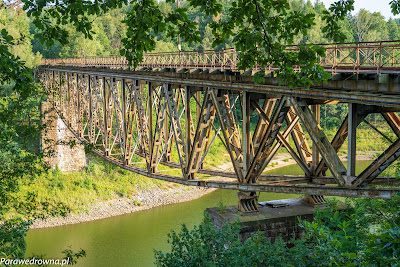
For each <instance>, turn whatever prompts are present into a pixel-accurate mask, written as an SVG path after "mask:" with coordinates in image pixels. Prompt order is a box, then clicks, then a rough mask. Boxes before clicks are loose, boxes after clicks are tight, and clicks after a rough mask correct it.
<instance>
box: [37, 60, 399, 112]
mask: <svg viewBox="0 0 400 267" xmlns="http://www.w3.org/2000/svg"><path fill="white" fill-rule="evenodd" d="M41 69H42V70H50V71H52V70H59V71H64V72H68V73H85V74H90V75H94V76H96V75H97V76H107V77H116V78H125V79H140V80H143V81H153V82H160V83H170V84H181V85H187V86H193V87H210V88H219V89H223V90H229V91H248V92H254V93H262V94H268V95H269V96H271V97H274V98H276V97H281V96H282V95H287V96H294V97H303V98H305V99H321V100H324V101H327V100H329V101H339V102H345V103H359V104H366V105H377V106H385V107H393V108H397V109H399V106H400V99H399V97H397V95H393V94H391V93H390V94H384V92H379V93H377V92H362V91H358V90H356V91H355V92H356V93H354V92H351V91H349V90H351V89H349V88H343V89H341V88H335V90H332V89H326V88H325V89H324V88H319V87H311V88H308V89H307V88H296V89H293V88H288V87H285V86H278V85H254V84H248V83H246V84H243V83H231V82H224V81H211V80H200V79H198V78H192V79H187V78H186V79H185V78H184V79H183V78H181V77H179V78H178V77H163V76H160V75H157V76H154V75H148V74H143V73H136V72H130V71H122V72H121V71H118V72H115V71H113V70H102V69H96V70H87V69H81V68H78V69H77V68H67V67H57V66H55V67H41Z"/></svg>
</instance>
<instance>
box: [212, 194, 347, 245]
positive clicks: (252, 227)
mask: <svg viewBox="0 0 400 267" xmlns="http://www.w3.org/2000/svg"><path fill="white" fill-rule="evenodd" d="M345 207H346V206H345V204H344V203H342V202H339V209H345ZM317 208H320V209H324V208H326V206H325V205H312V204H310V203H308V202H307V201H305V200H304V199H302V198H291V199H281V200H273V201H265V202H260V203H259V204H258V210H259V212H252V213H243V212H238V209H237V207H234V206H231V207H227V208H226V209H225V210H223V211H221V210H219V208H216V207H214V208H208V209H207V213H208V214H209V215H210V217H211V219H212V221H213V224H214V226H215V227H216V228H218V229H221V228H222V226H223V225H224V224H226V223H230V224H232V223H234V222H236V221H238V222H239V224H240V228H241V231H240V234H239V238H240V240H242V241H244V240H245V239H247V238H249V237H250V236H251V234H253V233H256V232H257V231H260V232H261V233H262V234H263V235H264V236H265V237H266V238H267V240H269V241H270V242H275V240H276V239H277V238H278V237H279V236H281V237H282V239H283V241H284V242H288V241H289V240H290V239H292V238H295V239H297V238H301V236H302V228H301V227H300V226H299V220H301V221H309V222H311V221H312V220H313V218H314V212H315V210H316V209H317Z"/></svg>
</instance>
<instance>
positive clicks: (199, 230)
mask: <svg viewBox="0 0 400 267" xmlns="http://www.w3.org/2000/svg"><path fill="white" fill-rule="evenodd" d="M239 231H240V227H239V224H233V225H224V226H223V228H222V229H221V230H218V229H216V228H215V227H213V225H212V222H211V219H210V218H209V217H208V216H207V215H206V216H205V218H204V220H203V222H202V223H201V224H200V225H199V226H195V227H194V229H193V230H189V229H187V227H186V226H185V225H183V226H182V229H181V231H180V232H179V233H176V232H174V231H172V232H171V233H170V234H169V235H168V237H169V243H170V244H171V247H172V249H171V252H170V253H163V252H161V251H155V259H156V264H157V265H158V266H265V265H269V266H283V265H284V264H285V263H286V262H290V260H291V259H289V257H290V255H289V256H288V258H286V259H283V257H282V256H283V252H285V251H286V248H285V246H284V244H283V241H282V240H278V241H277V242H275V243H274V244H271V243H270V242H268V241H267V240H266V239H265V237H264V236H262V235H261V234H256V235H254V236H252V237H251V238H249V239H247V240H246V241H245V242H244V243H242V242H241V241H240V240H239V239H238V238H237V237H238V234H239ZM279 255H282V256H281V257H279ZM281 260H283V261H281Z"/></svg>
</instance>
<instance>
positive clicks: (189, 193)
mask: <svg viewBox="0 0 400 267" xmlns="http://www.w3.org/2000/svg"><path fill="white" fill-rule="evenodd" d="M214 190H216V189H215V188H207V189H206V188H200V187H192V186H184V185H182V186H177V187H172V188H168V189H165V188H160V187H153V188H151V189H148V190H144V191H138V192H137V193H136V194H135V196H134V197H133V198H127V197H117V198H114V199H111V200H108V201H101V202H97V203H94V204H91V205H90V207H89V210H88V211H87V212H83V213H80V214H72V213H70V214H69V215H68V216H66V217H61V216H59V217H53V218H48V219H45V220H42V219H38V220H36V221H35V222H34V223H33V224H32V226H31V227H30V228H31V229H37V228H47V227H57V226H62V225H68V224H76V223H82V222H89V221H94V220H100V219H105V218H109V217H113V216H119V215H123V214H128V213H132V212H136V211H141V210H148V209H151V208H155V207H159V206H165V205H171V204H176V203H181V202H186V201H191V200H194V199H197V198H200V197H202V196H204V195H206V194H208V193H211V192H213V191H214Z"/></svg>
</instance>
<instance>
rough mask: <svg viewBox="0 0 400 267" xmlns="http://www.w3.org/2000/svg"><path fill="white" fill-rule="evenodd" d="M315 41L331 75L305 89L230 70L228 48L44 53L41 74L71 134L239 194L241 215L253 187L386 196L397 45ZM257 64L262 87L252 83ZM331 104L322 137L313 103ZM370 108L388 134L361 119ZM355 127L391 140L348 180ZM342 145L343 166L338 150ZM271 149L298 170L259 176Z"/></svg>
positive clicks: (115, 157) (399, 88)
mask: <svg viewBox="0 0 400 267" xmlns="http://www.w3.org/2000/svg"><path fill="white" fill-rule="evenodd" d="M322 46H324V47H325V49H326V52H325V56H324V57H321V58H320V63H319V64H320V65H321V66H323V67H324V68H325V70H326V71H328V72H330V73H331V74H332V78H331V79H330V80H329V81H328V83H327V84H314V85H313V86H311V87H310V88H288V87H285V86H281V85H280V84H279V80H278V78H277V77H276V75H275V74H274V72H275V70H276V66H269V67H268V68H267V69H262V70H261V69H260V68H259V67H257V66H255V67H254V69H250V70H244V71H243V70H242V71H239V70H238V68H237V61H238V56H239V54H240V51H236V50H235V49H226V50H223V51H203V52H173V53H150V54H146V55H145V56H144V60H143V62H142V63H141V64H140V67H139V68H136V69H135V70H132V69H130V68H129V66H128V62H127V61H126V59H125V58H123V57H119V56H110V57H86V58H63V59H43V60H42V65H41V67H40V79H41V82H42V83H43V85H44V86H45V88H46V90H47V91H48V96H49V100H50V101H51V103H52V104H53V105H54V108H55V109H56V110H57V112H58V115H59V116H60V117H61V118H62V120H63V121H64V122H65V124H66V125H67V127H68V128H69V130H70V131H71V132H72V133H73V134H74V135H75V136H76V138H77V139H78V140H79V141H81V142H84V143H86V144H90V146H91V147H92V149H93V151H94V152H95V153H96V154H97V155H99V156H100V157H102V158H104V159H105V160H107V161H109V162H112V163H113V164H115V165H117V166H119V167H121V168H123V169H127V170H129V171H132V172H135V173H138V174H141V175H144V176H147V177H151V178H155V179H161V180H165V181H169V182H174V183H179V184H184V185H192V186H203V187H213V188H221V189H233V190H239V193H238V197H239V204H238V207H239V209H240V210H241V211H244V212H247V211H256V210H257V192H279V193H294V194H306V195H308V196H309V200H310V201H312V202H314V203H319V202H321V201H323V196H324V195H329V196H344V197H371V198H390V197H391V196H393V195H394V194H396V193H399V192H400V189H399V188H396V187H391V186H392V185H394V184H396V183H397V179H396V178H395V177H387V176H385V177H382V176H380V175H381V174H382V173H383V172H384V170H385V169H386V168H387V167H388V166H389V165H391V164H392V163H393V162H395V161H396V160H397V159H398V157H399V156H400V118H399V116H398V114H397V113H396V112H398V111H400V41H395V42H373V43H347V44H324V45H322ZM287 49H290V50H293V51H296V50H297V49H298V47H296V46H289V47H288V48H287ZM298 69H299V70H300V69H301V67H300V66H299V67H298ZM259 71H262V72H265V83H263V84H254V79H253V77H254V76H253V75H254V73H256V72H259ZM339 103H346V104H348V107H349V109H348V114H347V115H346V117H345V119H344V120H343V122H342V123H341V125H340V127H339V128H338V129H337V132H336V134H335V136H334V137H333V139H332V140H329V139H328V137H327V136H326V134H325V133H324V131H323V130H322V128H321V127H320V125H319V123H320V106H321V105H337V104H339ZM372 113H379V114H380V115H381V116H383V118H384V120H385V121H386V122H387V128H388V129H390V130H391V131H392V135H393V136H395V137H396V138H390V137H388V136H387V134H385V133H384V132H386V130H385V131H384V130H382V129H378V128H377V127H376V126H374V125H371V124H370V123H369V122H368V120H367V118H366V117H367V115H368V114H372ZM361 122H365V123H367V124H368V125H370V126H371V127H372V128H373V129H374V130H376V131H377V132H379V133H380V134H381V135H382V136H383V137H384V138H386V139H387V140H389V142H388V143H390V144H389V145H388V147H387V149H386V150H385V151H384V152H383V153H382V154H380V155H377V156H376V159H375V160H374V161H373V162H372V163H371V164H370V165H369V166H368V167H367V168H366V169H365V170H364V171H362V172H361V173H360V174H359V175H356V173H355V166H356V129H357V127H358V125H359V124H360V123H361ZM346 140H347V141H346ZM346 145H347V166H345V165H344V164H343V163H342V161H341V160H340V159H339V156H338V151H339V150H340V149H341V148H342V146H346ZM213 146H214V147H213ZM215 146H218V149H216V148H215ZM220 148H221V149H220ZM280 149H286V150H287V152H288V153H290V155H291V157H292V158H293V159H294V160H295V161H296V163H297V165H298V166H300V168H301V169H302V171H303V172H304V175H301V176H291V175H267V174H264V173H263V172H264V169H265V168H266V166H267V165H268V164H269V163H270V162H271V160H272V159H273V158H274V156H275V155H276V153H277V152H278V151H279V150H280ZM216 152H219V153H225V154H228V155H229V158H230V162H231V164H232V168H231V169H232V171H224V170H218V169H215V168H214V169H213V168H211V167H210V166H212V164H210V162H207V160H208V157H207V156H208V155H209V154H210V153H216ZM160 165H164V166H167V167H168V168H169V169H168V170H170V172H168V171H165V170H163V171H160V170H159V167H160ZM328 170H329V171H330V173H331V174H330V175H327V174H328ZM172 173H174V174H172Z"/></svg>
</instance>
